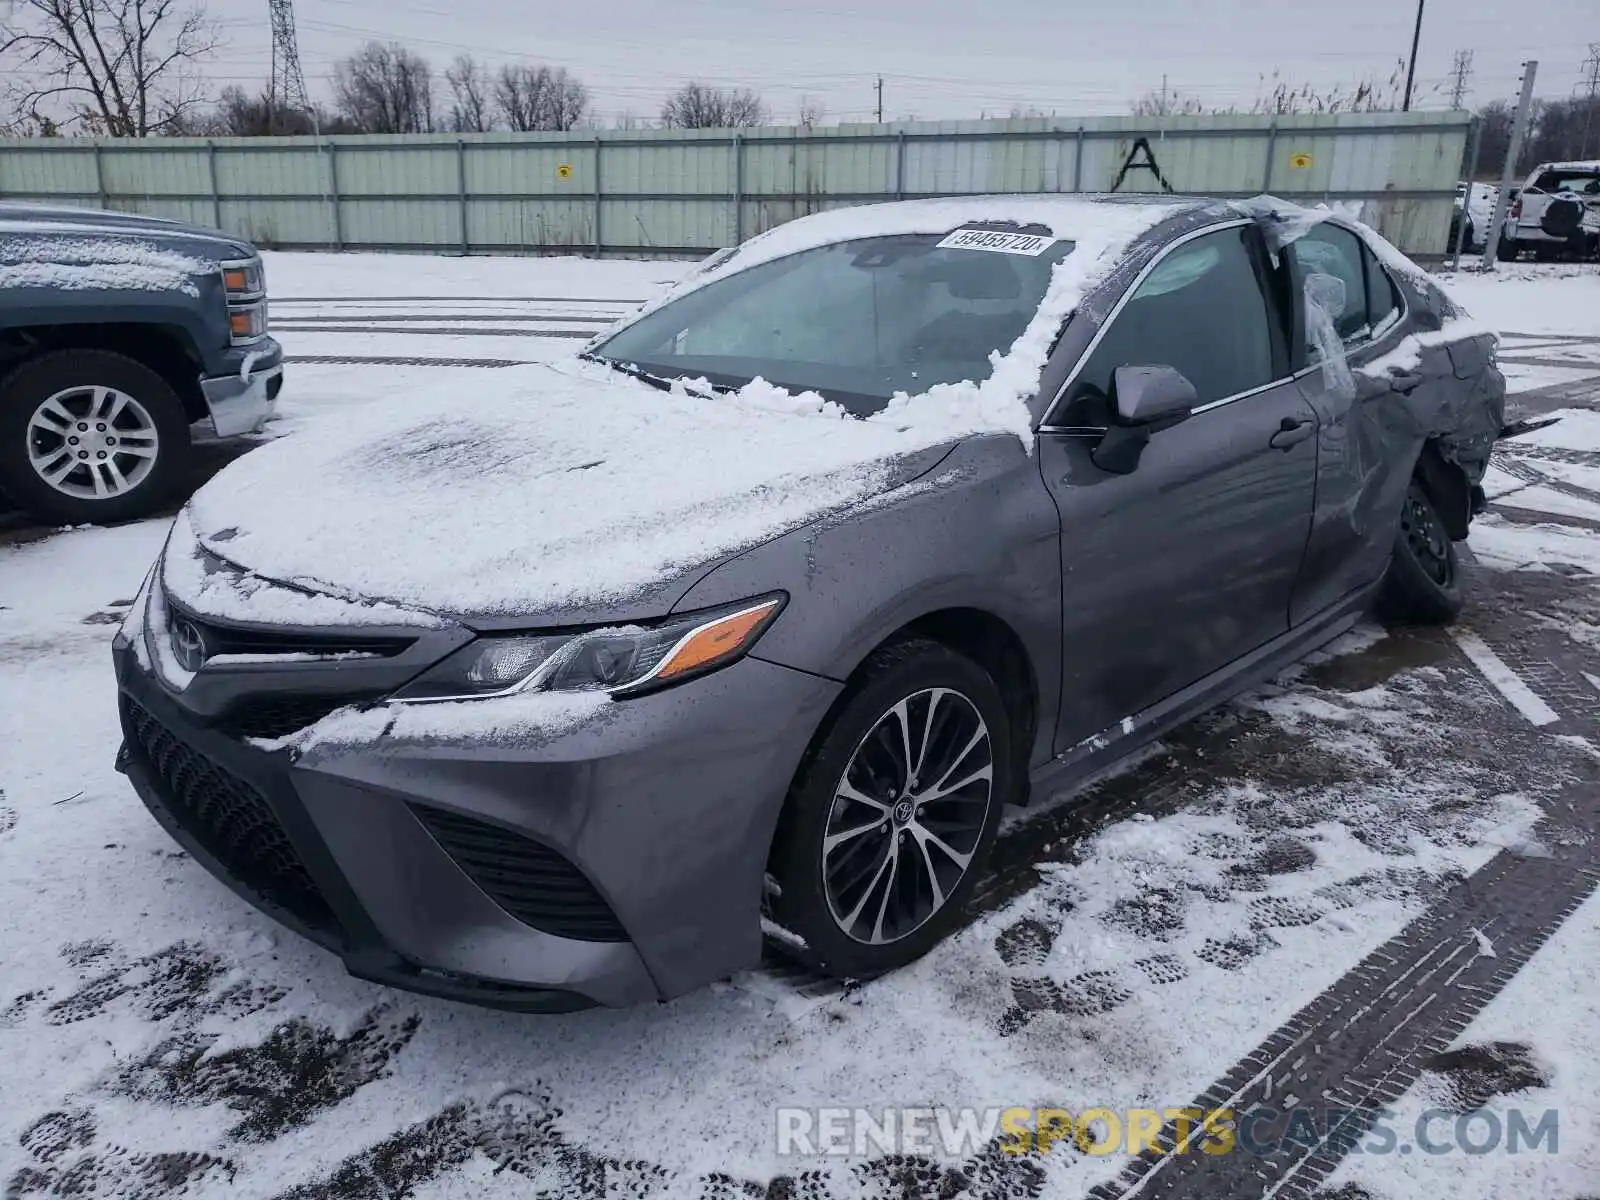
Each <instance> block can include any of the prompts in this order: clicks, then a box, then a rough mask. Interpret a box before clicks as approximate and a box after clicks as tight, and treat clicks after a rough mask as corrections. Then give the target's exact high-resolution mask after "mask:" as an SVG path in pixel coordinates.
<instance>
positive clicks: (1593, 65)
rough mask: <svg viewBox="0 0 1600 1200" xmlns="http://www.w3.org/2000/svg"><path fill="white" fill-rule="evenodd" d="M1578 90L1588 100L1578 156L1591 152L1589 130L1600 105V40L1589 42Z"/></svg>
mask: <svg viewBox="0 0 1600 1200" xmlns="http://www.w3.org/2000/svg"><path fill="white" fill-rule="evenodd" d="M1578 92H1579V94H1580V95H1582V96H1583V97H1584V99H1585V101H1586V103H1585V106H1584V110H1583V141H1582V143H1581V144H1580V145H1579V146H1578V157H1579V158H1585V157H1587V156H1588V153H1589V131H1590V130H1591V129H1592V128H1593V127H1594V124H1595V119H1594V118H1595V111H1594V110H1595V109H1596V108H1597V107H1600V42H1590V43H1589V57H1588V58H1586V59H1584V60H1583V68H1582V74H1581V75H1579V77H1578Z"/></svg>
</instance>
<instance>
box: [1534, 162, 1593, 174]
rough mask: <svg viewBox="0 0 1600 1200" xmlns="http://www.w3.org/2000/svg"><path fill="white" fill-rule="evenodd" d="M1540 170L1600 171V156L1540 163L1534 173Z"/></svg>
mask: <svg viewBox="0 0 1600 1200" xmlns="http://www.w3.org/2000/svg"><path fill="white" fill-rule="evenodd" d="M1540 171H1600V158H1580V159H1574V160H1573V161H1572V162H1551V163H1540V164H1539V165H1538V166H1537V167H1535V168H1534V173H1535V174H1537V173H1538V172H1540Z"/></svg>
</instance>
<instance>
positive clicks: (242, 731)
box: [217, 692, 372, 740]
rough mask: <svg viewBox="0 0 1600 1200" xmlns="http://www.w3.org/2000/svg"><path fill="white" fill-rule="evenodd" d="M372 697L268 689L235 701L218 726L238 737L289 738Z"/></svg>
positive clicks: (230, 734) (220, 719)
mask: <svg viewBox="0 0 1600 1200" xmlns="http://www.w3.org/2000/svg"><path fill="white" fill-rule="evenodd" d="M371 698H372V697H370V696H367V695H362V696H282V695H278V694H277V693H274V692H265V693H262V694H261V695H258V696H248V697H246V698H245V699H244V700H242V701H240V702H238V703H236V704H235V705H234V706H233V707H232V708H230V709H229V710H228V711H227V712H225V713H223V714H222V716H221V717H220V718H218V720H217V728H218V729H220V730H222V732H224V733H226V734H228V735H229V736H231V737H237V738H266V739H268V740H271V739H274V738H281V737H288V736H289V735H290V734H291V733H298V732H299V731H300V730H302V729H304V728H305V727H306V726H307V725H315V724H316V723H317V722H318V721H320V720H322V718H323V717H325V716H327V715H328V714H329V713H331V712H333V711H334V710H336V709H340V708H343V707H344V706H345V705H347V704H356V703H360V702H362V701H364V700H370V699H371Z"/></svg>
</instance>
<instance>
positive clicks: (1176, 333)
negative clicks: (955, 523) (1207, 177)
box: [1065, 226, 1275, 426]
mask: <svg viewBox="0 0 1600 1200" xmlns="http://www.w3.org/2000/svg"><path fill="white" fill-rule="evenodd" d="M1252 233H1253V230H1251V229H1250V228H1249V227H1248V226H1237V227H1234V228H1231V229H1223V230H1218V231H1217V232H1216V233H1211V234H1206V235H1205V236H1204V237H1199V238H1196V239H1195V240H1194V241H1192V242H1188V243H1186V244H1185V245H1182V246H1179V247H1178V248H1177V249H1176V250H1173V251H1172V252H1171V253H1169V254H1168V255H1167V256H1166V257H1165V258H1163V259H1161V260H1160V261H1159V262H1158V263H1157V265H1156V267H1155V269H1154V270H1153V271H1151V272H1150V274H1148V275H1147V276H1145V278H1144V280H1143V281H1142V282H1141V283H1140V284H1139V285H1138V287H1137V288H1136V289H1135V291H1134V293H1133V295H1132V296H1130V297H1129V299H1128V301H1127V303H1126V304H1124V305H1123V307H1122V309H1121V311H1120V312H1118V313H1117V315H1116V316H1115V317H1114V318H1113V319H1112V322H1111V325H1110V327H1109V328H1108V329H1107V330H1106V331H1105V335H1104V337H1102V338H1101V340H1100V343H1099V344H1098V345H1097V346H1096V347H1095V348H1094V349H1093V350H1092V351H1091V352H1090V354H1089V358H1088V360H1087V361H1086V362H1085V363H1084V364H1083V368H1082V369H1081V370H1080V371H1079V372H1078V376H1077V378H1076V379H1075V380H1074V382H1073V386H1072V391H1071V393H1070V395H1069V397H1068V403H1067V407H1066V409H1065V416H1066V418H1067V421H1066V423H1069V424H1073V425H1093V426H1104V425H1105V424H1106V423H1107V419H1108V418H1107V414H1108V411H1109V410H1108V408H1107V402H1108V401H1109V399H1110V397H1111V381H1112V375H1113V373H1114V372H1115V371H1116V369H1117V368H1118V367H1120V366H1168V367H1175V368H1177V369H1178V370H1179V371H1181V372H1183V374H1184V375H1185V376H1186V377H1187V378H1188V380H1189V382H1190V383H1192V384H1194V388H1195V392H1196V393H1197V394H1198V396H1199V401H1200V403H1201V404H1209V403H1211V402H1213V401H1216V400H1222V399H1226V398H1227V397H1229V396H1235V395H1238V394H1239V393H1240V392H1247V391H1250V390H1251V389H1253V388H1258V387H1261V386H1262V385H1263V384H1268V383H1271V382H1272V380H1273V379H1274V377H1275V372H1274V369H1273V339H1272V320H1273V318H1272V315H1271V313H1270V312H1269V310H1268V307H1267V299H1266V295H1265V294H1264V292H1263V291H1262V286H1261V281H1260V279H1259V277H1258V275H1257V269H1256V262H1255V259H1254V256H1253V253H1252V243H1251V241H1250V240H1249V239H1250V237H1251V235H1252Z"/></svg>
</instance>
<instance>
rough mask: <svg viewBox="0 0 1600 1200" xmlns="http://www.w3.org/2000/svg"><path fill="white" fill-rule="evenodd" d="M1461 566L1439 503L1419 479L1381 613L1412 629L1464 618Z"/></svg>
mask: <svg viewBox="0 0 1600 1200" xmlns="http://www.w3.org/2000/svg"><path fill="white" fill-rule="evenodd" d="M1463 599H1464V597H1463V594H1462V587H1461V563H1460V560H1459V559H1458V558H1457V556H1456V547H1455V543H1454V542H1453V541H1451V540H1450V534H1449V532H1448V531H1447V530H1446V529H1445V527H1444V521H1443V520H1442V519H1441V518H1440V516H1439V510H1438V508H1437V507H1436V506H1435V505H1434V503H1433V500H1432V498H1431V497H1429V495H1428V493H1427V492H1426V491H1425V490H1424V489H1423V487H1422V485H1421V484H1420V483H1418V482H1417V481H1416V480H1415V479H1413V480H1412V481H1411V485H1410V487H1408V488H1407V489H1406V498H1405V502H1404V504H1403V506H1402V508H1401V511H1400V530H1399V533H1398V534H1397V535H1396V537H1395V544H1394V554H1393V557H1391V558H1390V560H1389V570H1388V572H1387V574H1385V575H1384V577H1383V583H1382V584H1381V585H1380V587H1379V591H1378V612H1379V614H1380V615H1381V616H1383V617H1384V618H1385V619H1387V620H1390V621H1394V622H1397V623H1401V624H1408V625H1448V624H1450V622H1452V621H1454V620H1455V619H1456V617H1458V616H1460V615H1461V606H1462V602H1463Z"/></svg>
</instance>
